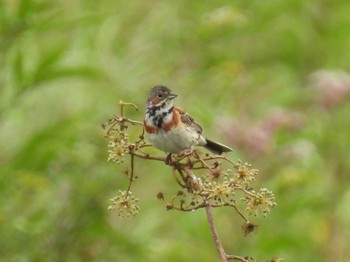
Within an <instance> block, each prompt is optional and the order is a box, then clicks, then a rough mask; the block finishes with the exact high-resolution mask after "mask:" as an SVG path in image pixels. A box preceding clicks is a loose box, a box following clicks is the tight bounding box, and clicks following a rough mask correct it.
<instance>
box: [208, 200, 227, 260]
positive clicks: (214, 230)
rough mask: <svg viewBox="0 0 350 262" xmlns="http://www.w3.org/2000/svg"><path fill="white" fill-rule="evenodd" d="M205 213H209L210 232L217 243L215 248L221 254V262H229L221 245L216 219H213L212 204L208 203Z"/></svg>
mask: <svg viewBox="0 0 350 262" xmlns="http://www.w3.org/2000/svg"><path fill="white" fill-rule="evenodd" d="M205 211H206V213H207V219H208V223H209V228H210V232H211V234H212V237H213V239H214V242H215V246H216V249H217V251H218V252H219V255H220V261H221V262H227V256H226V253H225V250H224V247H223V246H222V244H221V241H220V238H219V234H218V232H217V231H216V228H215V225H214V217H213V210H212V207H211V205H210V203H209V202H208V201H207V202H206V205H205Z"/></svg>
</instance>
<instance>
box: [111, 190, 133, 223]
mask: <svg viewBox="0 0 350 262" xmlns="http://www.w3.org/2000/svg"><path fill="white" fill-rule="evenodd" d="M111 201H112V203H111V204H110V205H109V207H108V210H115V211H117V214H118V216H121V217H129V216H131V215H132V216H136V215H138V214H139V212H138V210H139V209H140V207H139V206H138V205H137V203H138V202H139V199H138V198H137V197H135V196H133V195H132V193H131V191H122V190H119V192H118V194H117V195H116V196H115V197H113V198H112V199H111Z"/></svg>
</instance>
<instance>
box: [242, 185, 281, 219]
mask: <svg viewBox="0 0 350 262" xmlns="http://www.w3.org/2000/svg"><path fill="white" fill-rule="evenodd" d="M242 200H243V201H244V202H246V204H247V208H246V209H247V211H249V212H250V213H251V214H254V215H256V216H257V215H258V213H259V212H262V214H263V215H264V216H266V215H267V214H268V213H269V212H270V211H271V208H273V207H275V206H276V205H277V204H276V202H275V201H274V200H275V196H274V194H273V193H272V192H271V191H270V190H267V189H266V188H261V189H260V191H259V192H257V193H256V192H254V191H252V192H251V194H249V195H248V196H247V197H245V198H243V199H242Z"/></svg>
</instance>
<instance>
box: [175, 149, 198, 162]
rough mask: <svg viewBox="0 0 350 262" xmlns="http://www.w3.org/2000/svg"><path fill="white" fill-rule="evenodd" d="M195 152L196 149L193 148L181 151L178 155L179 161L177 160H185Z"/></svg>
mask: <svg viewBox="0 0 350 262" xmlns="http://www.w3.org/2000/svg"><path fill="white" fill-rule="evenodd" d="M193 150H194V147H193V146H191V147H190V148H188V149H185V150H183V151H181V152H180V153H178V154H177V155H176V159H177V160H181V159H184V158H185V157H186V156H190V155H192V153H193Z"/></svg>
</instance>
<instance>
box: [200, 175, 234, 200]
mask: <svg viewBox="0 0 350 262" xmlns="http://www.w3.org/2000/svg"><path fill="white" fill-rule="evenodd" d="M235 189H236V188H235V179H234V177H233V175H232V170H231V169H227V170H226V171H223V172H221V173H220V176H217V175H216V176H213V175H212V174H207V175H205V176H204V177H203V186H202V195H206V196H207V198H208V199H209V200H210V201H211V202H212V204H213V205H215V206H223V205H234V204H235V199H234V196H235V192H234V191H235Z"/></svg>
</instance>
